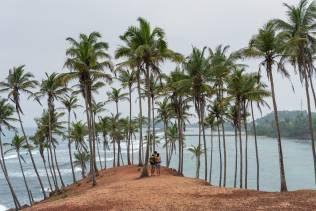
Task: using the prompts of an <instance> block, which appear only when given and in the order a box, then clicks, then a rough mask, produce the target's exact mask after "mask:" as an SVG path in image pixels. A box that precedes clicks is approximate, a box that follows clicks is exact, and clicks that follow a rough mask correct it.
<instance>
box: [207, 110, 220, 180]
mask: <svg viewBox="0 0 316 211" xmlns="http://www.w3.org/2000/svg"><path fill="white" fill-rule="evenodd" d="M204 124H205V125H206V127H209V128H210V130H211V134H210V135H211V154H210V171H209V172H210V174H209V180H208V182H209V183H210V184H212V168H213V148H214V146H213V129H214V128H215V126H216V124H217V121H216V118H215V117H214V116H213V115H212V114H209V115H208V116H207V117H206V118H205V120H204Z"/></svg>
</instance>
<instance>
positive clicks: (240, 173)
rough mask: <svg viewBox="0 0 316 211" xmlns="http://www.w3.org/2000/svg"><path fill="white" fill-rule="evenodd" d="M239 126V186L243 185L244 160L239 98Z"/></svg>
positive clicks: (238, 102)
mask: <svg viewBox="0 0 316 211" xmlns="http://www.w3.org/2000/svg"><path fill="white" fill-rule="evenodd" d="M236 104H237V127H238V136H239V163H240V166H239V187H240V188H242V187H243V182H242V180H243V176H242V175H243V162H242V159H243V158H242V157H243V156H242V154H243V153H242V138H241V114H240V101H239V100H237V102H236Z"/></svg>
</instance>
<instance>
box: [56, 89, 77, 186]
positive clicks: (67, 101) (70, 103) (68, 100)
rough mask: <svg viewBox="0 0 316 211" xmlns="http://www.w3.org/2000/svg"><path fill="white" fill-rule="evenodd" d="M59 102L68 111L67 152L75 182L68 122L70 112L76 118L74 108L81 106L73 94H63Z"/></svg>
mask: <svg viewBox="0 0 316 211" xmlns="http://www.w3.org/2000/svg"><path fill="white" fill-rule="evenodd" d="M60 102H61V103H62V104H63V106H64V108H65V109H66V110H67V113H68V121H67V131H68V153H69V159H70V166H71V171H72V179H73V182H74V183H76V182H77V181H76V175H75V170H74V165H73V161H72V152H71V138H70V124H71V112H73V115H74V116H75V118H76V113H75V111H74V110H75V109H76V108H79V107H81V106H80V105H79V104H78V98H77V97H76V96H73V95H71V96H68V95H65V96H64V97H63V98H62V100H61V101H60Z"/></svg>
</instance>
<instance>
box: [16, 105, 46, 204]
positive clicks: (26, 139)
mask: <svg viewBox="0 0 316 211" xmlns="http://www.w3.org/2000/svg"><path fill="white" fill-rule="evenodd" d="M16 113H17V114H18V118H19V123H20V127H21V130H22V133H23V136H24V139H25V142H26V145H27V149H28V152H29V155H30V158H31V161H32V165H33V168H34V171H35V174H36V176H37V179H38V182H39V184H40V186H41V190H42V194H43V196H44V199H46V193H45V189H44V185H43V182H42V180H41V177H40V175H39V173H38V171H37V168H36V164H35V161H34V158H33V155H32V150H31V147H30V144H29V141H28V138H27V136H26V133H25V130H24V127H23V124H22V119H21V114H20V111H19V108H18V106H17V105H16Z"/></svg>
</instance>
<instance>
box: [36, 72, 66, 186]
mask: <svg viewBox="0 0 316 211" xmlns="http://www.w3.org/2000/svg"><path fill="white" fill-rule="evenodd" d="M45 75H46V79H44V80H42V82H41V85H40V90H39V92H37V93H35V94H34V95H35V97H36V99H38V100H39V99H40V98H43V97H47V107H48V143H49V149H50V151H51V150H52V148H53V130H52V124H53V123H54V122H53V115H54V113H55V105H54V101H55V100H63V96H64V94H65V93H66V92H67V91H68V89H67V88H66V87H65V86H64V83H63V81H62V80H61V79H62V78H61V77H60V76H59V75H58V74H57V73H52V74H50V75H49V74H47V73H45ZM51 154H52V151H51ZM56 168H57V171H58V174H59V178H60V181H61V185H62V187H65V184H64V181H63V179H62V176H61V174H60V170H59V167H58V165H57V163H56ZM53 169H54V165H53Z"/></svg>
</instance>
